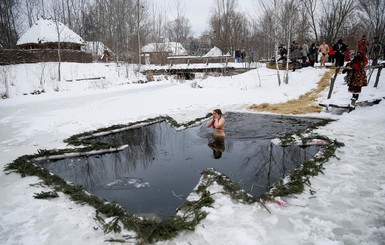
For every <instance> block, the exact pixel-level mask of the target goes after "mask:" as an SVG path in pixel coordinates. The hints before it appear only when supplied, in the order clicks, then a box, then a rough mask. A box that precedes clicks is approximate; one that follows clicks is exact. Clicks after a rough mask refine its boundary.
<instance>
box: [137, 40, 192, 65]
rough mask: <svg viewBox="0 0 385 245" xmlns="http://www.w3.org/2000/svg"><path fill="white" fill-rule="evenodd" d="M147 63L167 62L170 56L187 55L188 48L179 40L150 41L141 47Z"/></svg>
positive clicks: (162, 63)
mask: <svg viewBox="0 0 385 245" xmlns="http://www.w3.org/2000/svg"><path fill="white" fill-rule="evenodd" d="M141 53H142V55H143V56H144V57H145V63H146V64H150V63H151V64H161V65H164V64H166V63H167V57H169V56H182V55H187V51H186V49H185V48H184V47H183V46H182V44H180V43H178V42H164V43H149V44H147V45H145V46H143V47H142V48H141Z"/></svg>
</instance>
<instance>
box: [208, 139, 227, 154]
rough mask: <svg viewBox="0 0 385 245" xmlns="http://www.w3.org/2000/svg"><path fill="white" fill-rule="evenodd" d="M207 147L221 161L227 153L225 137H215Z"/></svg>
mask: <svg viewBox="0 0 385 245" xmlns="http://www.w3.org/2000/svg"><path fill="white" fill-rule="evenodd" d="M207 145H208V146H209V147H210V148H211V149H212V150H213V157H214V158H215V159H219V158H221V157H222V153H223V152H224V151H225V137H222V136H215V135H213V137H212V138H211V139H210V141H209V143H208V144H207Z"/></svg>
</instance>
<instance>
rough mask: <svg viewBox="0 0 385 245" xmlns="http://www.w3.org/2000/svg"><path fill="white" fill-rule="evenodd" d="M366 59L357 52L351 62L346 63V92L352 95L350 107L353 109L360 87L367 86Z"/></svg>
mask: <svg viewBox="0 0 385 245" xmlns="http://www.w3.org/2000/svg"><path fill="white" fill-rule="evenodd" d="M368 62H369V61H368V58H367V57H366V56H365V55H364V54H363V53H362V52H361V51H358V52H357V55H356V56H354V58H353V60H352V61H351V62H349V63H348V65H347V66H348V70H347V71H348V80H347V84H348V86H349V87H348V91H349V92H350V93H352V94H353V95H352V98H351V106H353V107H355V105H356V101H357V100H358V97H359V94H360V93H361V90H362V87H365V86H367V85H368V79H367V77H366V71H365V66H366V65H367V64H368Z"/></svg>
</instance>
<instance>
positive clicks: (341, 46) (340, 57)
mask: <svg viewBox="0 0 385 245" xmlns="http://www.w3.org/2000/svg"><path fill="white" fill-rule="evenodd" d="M333 50H334V52H335V60H336V63H335V66H336V67H339V66H344V61H345V52H346V44H345V43H344V42H343V41H342V39H339V40H338V41H337V42H336V43H335V44H334V46H333Z"/></svg>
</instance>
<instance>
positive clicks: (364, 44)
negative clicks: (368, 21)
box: [357, 35, 368, 56]
mask: <svg viewBox="0 0 385 245" xmlns="http://www.w3.org/2000/svg"><path fill="white" fill-rule="evenodd" d="M357 48H358V51H360V52H361V53H362V55H364V56H365V55H366V52H368V40H367V39H366V36H365V35H363V36H362V38H361V39H360V40H358V42H357Z"/></svg>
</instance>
